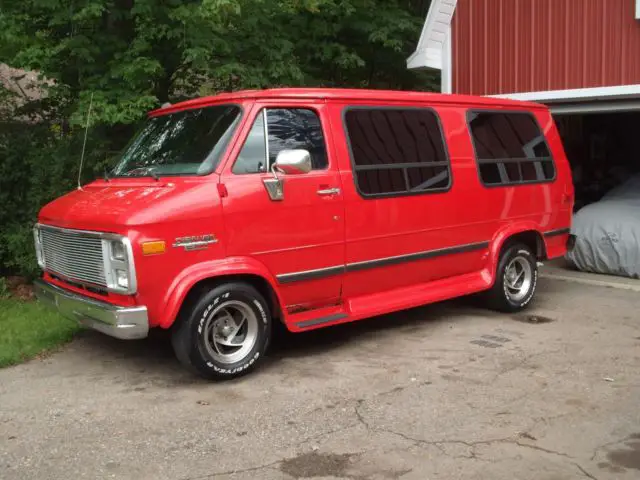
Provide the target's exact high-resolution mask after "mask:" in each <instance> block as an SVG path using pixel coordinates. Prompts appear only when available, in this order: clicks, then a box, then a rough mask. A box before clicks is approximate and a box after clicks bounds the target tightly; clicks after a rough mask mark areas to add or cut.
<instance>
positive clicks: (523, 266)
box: [488, 243, 538, 312]
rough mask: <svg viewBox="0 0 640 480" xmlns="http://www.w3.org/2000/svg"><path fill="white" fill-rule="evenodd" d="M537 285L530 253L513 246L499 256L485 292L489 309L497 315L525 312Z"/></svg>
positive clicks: (531, 253) (536, 267)
mask: <svg viewBox="0 0 640 480" xmlns="http://www.w3.org/2000/svg"><path fill="white" fill-rule="evenodd" d="M537 285H538V263H537V259H536V256H535V254H534V253H533V252H532V251H531V249H530V248H529V247H528V246H526V245H524V244H522V243H516V244H513V245H511V246H509V247H507V248H506V249H505V250H504V251H503V252H502V255H501V256H500V261H499V262H498V269H497V271H496V280H495V282H494V285H493V287H492V288H491V290H489V292H488V301H489V306H490V307H491V308H493V309H495V310H498V311H501V312H517V311H519V310H523V309H524V308H526V307H527V306H528V305H529V304H530V303H531V301H532V300H533V297H534V295H535V292H536V287H537Z"/></svg>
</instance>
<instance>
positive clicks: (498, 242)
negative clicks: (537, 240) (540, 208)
mask: <svg viewBox="0 0 640 480" xmlns="http://www.w3.org/2000/svg"><path fill="white" fill-rule="evenodd" d="M531 231H534V232H536V233H537V234H538V235H540V237H541V238H542V241H543V242H544V241H545V240H544V235H542V233H541V232H540V228H539V225H538V224H537V223H535V222H532V221H529V220H523V221H516V222H513V223H509V224H507V225H504V226H503V227H502V228H500V229H499V230H498V231H497V232H496V233H495V235H494V236H493V238H492V239H491V245H490V246H489V259H488V262H487V266H488V267H487V268H488V269H489V274H490V275H491V285H493V283H494V282H495V279H496V270H497V269H498V262H499V261H500V251H501V250H502V247H503V246H504V244H505V242H507V241H508V240H509V238H511V237H513V236H514V235H517V234H519V233H523V232H531Z"/></svg>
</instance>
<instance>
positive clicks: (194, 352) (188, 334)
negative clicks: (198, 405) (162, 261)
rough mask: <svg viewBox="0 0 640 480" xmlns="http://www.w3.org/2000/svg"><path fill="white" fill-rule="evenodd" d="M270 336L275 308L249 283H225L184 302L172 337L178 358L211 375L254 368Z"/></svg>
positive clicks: (224, 376) (229, 375)
mask: <svg viewBox="0 0 640 480" xmlns="http://www.w3.org/2000/svg"><path fill="white" fill-rule="evenodd" d="M270 339H271V312H270V310H269V305H268V304H267V302H266V301H265V299H264V298H263V297H262V295H261V294H260V293H259V292H258V291H257V290H256V289H255V288H254V287H253V286H251V285H249V284H247V283H241V282H233V283H225V284H222V285H218V286H216V287H214V288H212V289H211V290H208V291H205V292H203V293H201V294H200V296H199V297H198V298H195V299H194V300H193V301H192V302H191V304H190V305H186V306H185V309H184V310H183V312H182V313H181V318H179V319H178V320H177V324H176V325H175V326H174V329H173V332H172V336H171V343H172V344H173V349H174V351H175V353H176V356H177V357H178V360H180V362H181V363H182V364H183V365H185V366H186V367H188V368H189V369H190V370H192V371H195V372H196V373H197V374H198V375H200V376H202V377H205V378H209V379H231V378H235V377H239V376H241V375H244V374H246V373H248V372H250V371H251V370H253V369H254V368H255V367H256V366H257V365H258V364H259V363H260V361H261V360H262V358H263V357H264V355H265V353H266V350H267V348H268V346H269V341H270Z"/></svg>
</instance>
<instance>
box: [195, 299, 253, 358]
mask: <svg viewBox="0 0 640 480" xmlns="http://www.w3.org/2000/svg"><path fill="white" fill-rule="evenodd" d="M258 327H259V325H258V318H257V317H256V314H255V313H254V312H253V310H252V309H251V307H250V306H249V305H247V304H246V303H244V302H240V301H237V300H230V301H228V302H223V303H221V304H220V305H218V306H217V307H215V308H214V309H213V311H212V312H211V314H210V315H209V316H208V318H207V320H206V322H205V326H204V333H205V335H204V338H205V346H206V349H207V353H208V354H209V355H210V356H211V357H212V358H213V359H214V360H215V361H217V362H220V363H224V364H231V363H236V362H239V361H240V360H242V359H243V358H244V357H246V356H247V355H248V354H249V352H250V351H251V350H252V349H253V347H254V345H255V344H256V340H257V338H258Z"/></svg>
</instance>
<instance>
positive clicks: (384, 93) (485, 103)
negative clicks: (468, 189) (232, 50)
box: [149, 88, 546, 116]
mask: <svg viewBox="0 0 640 480" xmlns="http://www.w3.org/2000/svg"><path fill="white" fill-rule="evenodd" d="M249 99H289V100H296V99H297V100H318V99H322V100H339V101H344V100H347V101H349V100H352V101H366V100H371V101H375V102H385V101H388V102H393V103H431V104H439V105H448V104H456V105H461V104H462V105H473V106H478V107H516V108H527V109H540V108H543V109H544V108H546V107H545V106H544V105H542V104H539V103H533V102H523V101H519V100H508V99H504V98H492V97H481V96H475V95H457V94H442V93H431V92H415V91H402V90H367V89H345V88H271V89H266V90H240V91H237V92H231V93H220V94H218V95H212V96H208V97H200V98H194V99H192V100H186V101H184V102H180V103H176V104H173V105H168V106H166V107H164V108H159V109H157V110H153V111H152V112H150V113H149V115H151V116H156V115H163V114H166V113H171V112H175V111H179V110H185V109H189V108H199V107H206V106H209V105H213V104H218V103H222V102H233V101H234V100H235V101H241V100H249Z"/></svg>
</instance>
